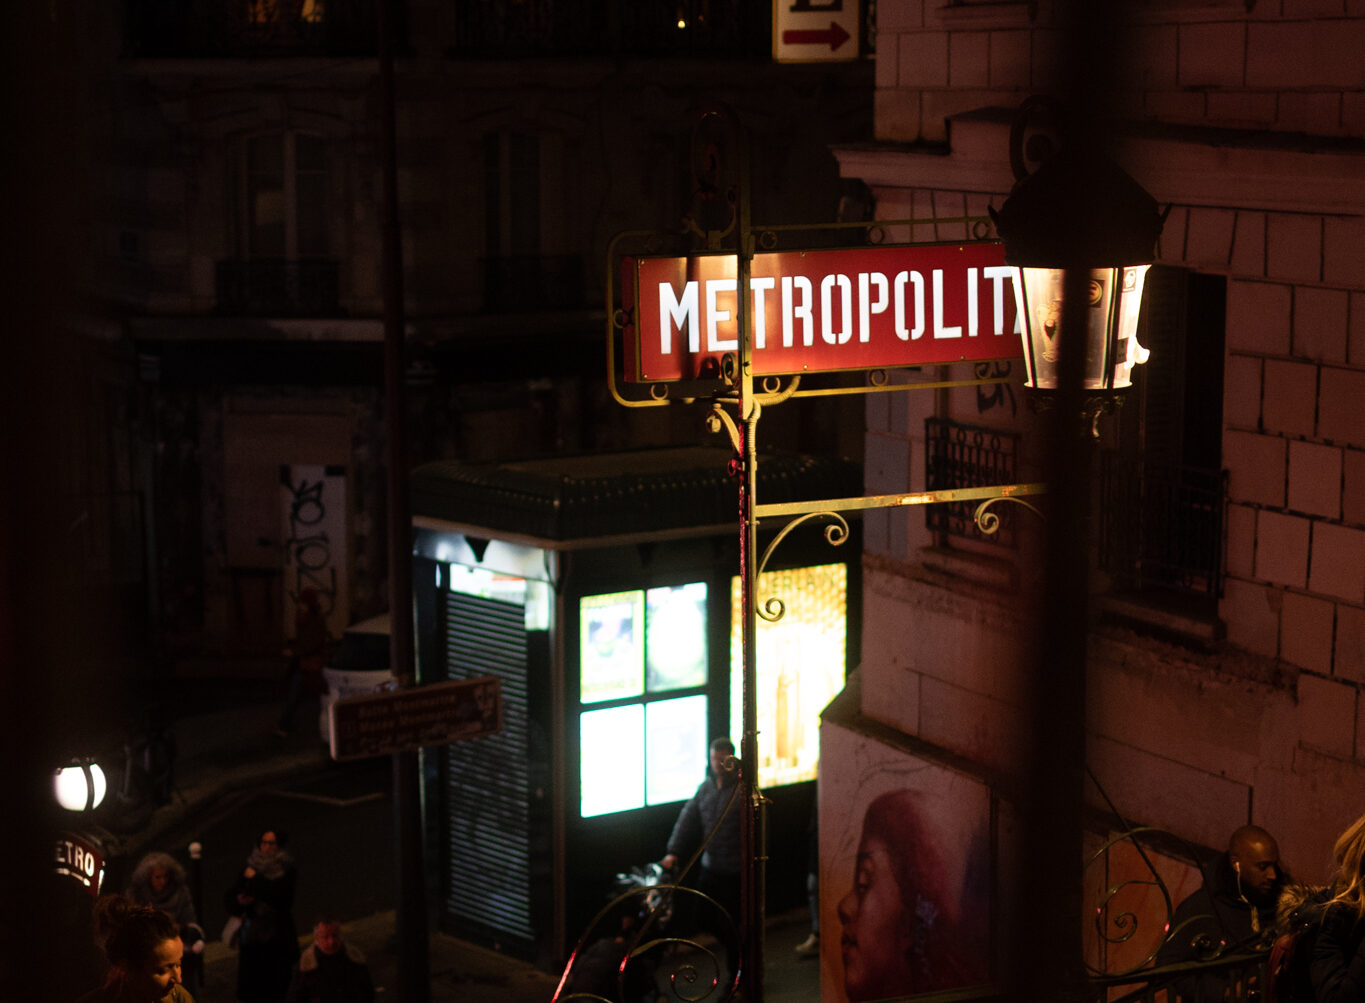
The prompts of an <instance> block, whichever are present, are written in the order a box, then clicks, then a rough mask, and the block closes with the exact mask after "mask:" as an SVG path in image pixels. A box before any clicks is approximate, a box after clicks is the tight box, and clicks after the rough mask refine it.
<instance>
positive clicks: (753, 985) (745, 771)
mask: <svg viewBox="0 0 1365 1003" xmlns="http://www.w3.org/2000/svg"><path fill="white" fill-rule="evenodd" d="M725 121H726V126H727V127H728V128H729V129H730V130H731V131H730V134H729V137H728V138H729V139H730V141H731V142H733V144H734V147H735V150H734V152H735V161H736V165H737V167H738V175H737V179H736V186H737V187H736V192H735V214H736V216H737V217H738V219H739V226H738V237H737V244H738V253H737V259H738V260H737V262H736V277H737V288H738V289H739V291H740V292H739V295H738V296H737V297H736V299H735V312H736V320H737V322H738V324H739V372H738V373H737V374H736V380H735V382H736V390H737V392H738V398H739V414H740V418H741V421H740V423H739V424H740V428H742V429H743V430H744V431H743V442H742V447H743V456H742V460H743V467H744V469H743V471H742V475H741V476H742V477H743V478H744V484H743V488H742V489H741V492H740V502H741V504H740V536H739V538H740V550H741V554H740V562H741V573H740V601H741V608H742V609H743V611H744V624H743V634H742V639H743V644H742V648H743V653H744V667H743V671H744V675H743V680H744V681H743V686H742V689H741V701H742V703H743V723H744V735H743V738H742V741H741V744H740V781H741V783H742V784H743V785H744V790H743V795H744V817H743V818H742V819H741V825H740V840H741V857H742V862H743V869H742V871H741V875H740V902H741V906H740V918H739V921H740V930H741V931H742V945H741V946H742V950H741V952H740V965H741V983H740V987H741V988H740V992H741V995H742V996H743V998H744V999H746V1000H754V1001H761V1000H762V999H763V964H764V960H763V935H764V928H765V927H766V926H767V922H766V917H765V905H766V903H765V899H766V897H767V867H766V863H767V859H768V857H767V846H766V840H767V832H766V827H765V824H764V823H765V821H766V801H765V800H764V797H763V792H762V790H761V789H760V788H759V786H758V692H757V688H756V685H755V684H756V680H757V677H758V672H757V665H758V615H757V610H758V606H757V596H756V587H757V581H758V566H757V560H758V558H757V554H758V540H757V534H758V520H757V519H755V518H754V506H755V505H757V504H758V498H757V491H758V419H759V414H760V411H759V404H758V400H757V398H756V397H755V395H754V374H753V347H754V346H753V319H752V316H751V315H752V312H753V311H752V310H751V309H750V303H749V295H748V289H749V274H750V270H751V268H752V265H753V252H754V249H753V235H752V234H751V233H750V230H749V158H748V149H747V148H746V146H745V136H744V132H743V130H741V129H740V127H739V122H738V120H737V119H736V118H735V117H734V114H733V113H732V112H730V111H729V110H728V109H727V110H726V116H725Z"/></svg>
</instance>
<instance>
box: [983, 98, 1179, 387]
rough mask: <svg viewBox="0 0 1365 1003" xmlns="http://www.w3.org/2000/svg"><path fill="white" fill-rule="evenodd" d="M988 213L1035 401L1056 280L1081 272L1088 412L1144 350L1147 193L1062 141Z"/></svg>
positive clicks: (1049, 344)
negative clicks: (1008, 268)
mask: <svg viewBox="0 0 1365 1003" xmlns="http://www.w3.org/2000/svg"><path fill="white" fill-rule="evenodd" d="M1022 111H1023V110H1022V109H1021V112H1022ZM1015 139H1016V141H1017V139H1018V134H1017V132H1016V136H1015ZM1022 162H1023V161H1022V158H1015V163H1016V164H1020V163H1022ZM990 214H991V218H992V219H993V220H994V221H995V228H996V231H997V232H998V233H999V235H1000V239H1001V240H1002V241H1003V242H1004V244H1005V263H1006V264H1009V265H1014V266H1015V272H1016V276H1015V290H1016V292H1017V294H1018V297H1019V311H1020V316H1021V318H1022V323H1021V327H1022V337H1023V349H1024V363H1025V366H1026V368H1027V370H1028V382H1027V386H1028V387H1030V388H1032V389H1033V390H1034V391H1036V392H1037V394H1038V395H1039V396H1041V398H1042V399H1043V400H1044V401H1046V400H1047V398H1048V397H1049V395H1050V394H1052V393H1054V392H1055V391H1056V390H1057V385H1058V384H1057V380H1058V369H1057V362H1058V359H1059V350H1058V349H1059V343H1058V334H1059V333H1060V327H1061V317H1062V301H1063V297H1062V286H1063V281H1064V276H1065V273H1066V272H1067V271H1068V270H1072V271H1074V270H1081V271H1084V272H1086V273H1088V276H1089V278H1088V281H1087V283H1086V289H1087V291H1088V302H1089V306H1090V309H1089V311H1088V322H1087V324H1086V330H1085V365H1084V389H1085V396H1086V398H1087V402H1088V403H1087V411H1089V410H1091V409H1092V408H1094V409H1095V410H1098V409H1099V408H1100V407H1105V408H1108V407H1112V406H1113V404H1114V403H1115V402H1116V400H1117V399H1118V398H1119V396H1120V395H1121V394H1122V392H1123V391H1124V390H1125V389H1127V387H1129V386H1130V385H1131V383H1132V371H1133V366H1134V365H1137V364H1139V363H1143V362H1146V361H1147V357H1148V352H1147V350H1146V349H1145V348H1143V347H1142V346H1141V345H1139V344H1138V342H1137V324H1138V315H1139V312H1140V310H1141V308H1142V287H1143V282H1144V279H1145V278H1146V274H1147V269H1148V267H1149V266H1150V262H1151V261H1152V259H1153V258H1154V257H1155V256H1156V242H1157V238H1158V237H1160V236H1161V228H1162V225H1163V224H1164V223H1165V216H1164V214H1163V213H1161V212H1160V211H1159V210H1158V208H1157V203H1156V199H1154V198H1153V197H1152V196H1151V195H1149V194H1148V193H1147V191H1146V190H1145V189H1143V187H1142V186H1141V185H1139V184H1138V183H1137V182H1136V181H1134V180H1133V178H1132V177H1130V176H1129V175H1128V174H1127V173H1126V172H1125V171H1124V170H1123V169H1122V168H1120V167H1119V166H1118V165H1117V164H1115V163H1113V162H1112V161H1110V160H1108V159H1107V158H1106V157H1104V156H1102V155H1100V154H1097V153H1092V152H1087V151H1083V150H1077V149H1075V148H1074V146H1070V145H1065V146H1063V147H1062V149H1061V150H1060V151H1059V152H1057V153H1055V154H1053V155H1052V156H1050V157H1048V158H1047V159H1045V160H1043V161H1042V163H1041V165H1040V166H1039V167H1038V168H1037V169H1036V170H1035V171H1033V172H1032V173H1024V174H1022V176H1020V177H1019V178H1018V180H1017V181H1016V183H1015V185H1014V188H1013V190H1011V192H1010V195H1009V198H1007V199H1006V200H1005V204H1004V205H1003V206H1002V207H1001V208H1000V210H999V211H998V212H997V211H996V210H995V209H994V208H992V209H991V210H990Z"/></svg>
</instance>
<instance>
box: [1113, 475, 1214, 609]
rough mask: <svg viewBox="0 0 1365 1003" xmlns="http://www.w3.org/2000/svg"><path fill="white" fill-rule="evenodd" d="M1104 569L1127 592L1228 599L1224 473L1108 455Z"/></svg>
mask: <svg viewBox="0 0 1365 1003" xmlns="http://www.w3.org/2000/svg"><path fill="white" fill-rule="evenodd" d="M1100 470H1101V477H1100V497H1101V503H1100V566H1101V568H1102V569H1103V570H1104V571H1105V572H1107V573H1108V574H1109V575H1110V576H1111V578H1112V579H1113V581H1114V584H1115V585H1116V586H1117V587H1118V588H1120V589H1124V590H1134V591H1141V590H1144V589H1151V588H1161V589H1167V590H1175V591H1179V592H1188V593H1194V594H1199V595H1206V596H1211V597H1217V596H1221V595H1222V593H1223V533H1224V519H1225V513H1226V510H1227V474H1226V473H1225V472H1224V471H1221V470H1208V469H1202V468H1197V467H1184V466H1176V465H1172V464H1167V465H1158V464H1154V463H1150V462H1144V461H1143V460H1142V459H1141V458H1140V457H1139V458H1136V459H1135V458H1134V457H1132V456H1126V455H1123V454H1119V453H1106V454H1104V456H1103V459H1102V462H1101V465H1100Z"/></svg>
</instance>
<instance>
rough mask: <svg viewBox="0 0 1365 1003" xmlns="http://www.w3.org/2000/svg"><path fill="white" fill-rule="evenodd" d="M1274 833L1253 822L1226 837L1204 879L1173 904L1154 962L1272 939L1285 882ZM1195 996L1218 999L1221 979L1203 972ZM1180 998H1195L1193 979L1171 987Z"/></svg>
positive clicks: (1251, 945) (1217, 953) (1249, 946)
mask: <svg viewBox="0 0 1365 1003" xmlns="http://www.w3.org/2000/svg"><path fill="white" fill-rule="evenodd" d="M1288 880H1289V879H1288V875H1287V874H1286V873H1285V870H1284V866H1283V865H1282V864H1281V863H1280V848H1279V845H1278V844H1277V843H1276V842H1275V837H1274V836H1272V835H1270V833H1268V832H1267V831H1266V830H1265V829H1262V828H1261V827H1260V826H1258V825H1244V826H1242V827H1241V828H1239V829H1237V830H1236V831H1235V832H1233V834H1232V836H1231V837H1230V838H1229V839H1228V848H1227V850H1226V851H1225V852H1224V853H1221V854H1219V855H1218V857H1217V858H1216V859H1215V860H1214V862H1213V864H1212V866H1211V867H1210V868H1209V869H1208V870H1207V871H1206V872H1205V874H1204V883H1203V885H1202V886H1201V887H1200V888H1199V890H1198V891H1196V892H1195V893H1194V894H1192V895H1190V896H1189V897H1188V898H1187V899H1185V900H1184V901H1183V902H1181V903H1180V905H1179V906H1177V907H1176V910H1175V915H1174V916H1173V917H1172V918H1171V927H1170V933H1169V934H1168V936H1167V939H1166V942H1165V943H1164V944H1162V945H1161V949H1160V950H1159V951H1158V952H1157V956H1156V963H1157V964H1158V965H1171V964H1176V963H1177V962H1182V961H1196V960H1207V959H1210V958H1213V957H1218V956H1221V955H1224V954H1229V953H1233V952H1236V951H1242V950H1255V949H1258V948H1262V947H1266V946H1268V945H1269V944H1270V941H1271V940H1272V939H1274V933H1275V904H1276V902H1277V901H1278V900H1279V897H1280V891H1281V889H1282V888H1283V887H1284V885H1285V884H1286V882H1287V881H1288ZM1199 981H1200V982H1201V985H1202V989H1201V991H1200V994H1199V996H1198V997H1197V998H1201V999H1218V998H1220V997H1221V993H1222V989H1221V988H1217V989H1216V991H1213V992H1211V989H1213V987H1214V986H1215V985H1216V986H1218V987H1221V985H1222V980H1221V979H1220V978H1219V977H1216V976H1203V977H1201V978H1200V980H1199ZM1175 989H1176V992H1177V993H1178V994H1179V996H1180V997H1182V998H1186V999H1193V998H1196V994H1195V991H1194V986H1193V984H1192V980H1189V979H1185V980H1182V981H1181V982H1180V983H1179V984H1177V985H1176V986H1175Z"/></svg>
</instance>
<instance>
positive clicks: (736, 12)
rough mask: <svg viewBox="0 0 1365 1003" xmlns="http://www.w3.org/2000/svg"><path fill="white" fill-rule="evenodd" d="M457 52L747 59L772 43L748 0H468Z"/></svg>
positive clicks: (760, 11) (762, 12) (766, 17)
mask: <svg viewBox="0 0 1365 1003" xmlns="http://www.w3.org/2000/svg"><path fill="white" fill-rule="evenodd" d="M455 10H456V23H455V35H456V41H455V43H454V44H453V45H451V46H450V48H449V50H448V55H450V56H452V57H455V58H461V59H517V58H530V57H538V56H609V55H610V56H616V55H621V56H656V57H658V56H662V57H679V56H692V57H705V58H710V59H716V58H739V59H752V58H762V57H764V56H766V55H767V54H768V52H769V50H770V48H771V46H772V37H771V16H772V15H771V11H770V5H768V4H763V3H754V2H753V0H607V2H603V0H522V2H520V3H507V2H506V0H467V2H465V3H461V4H458V5H457V6H456V8H455Z"/></svg>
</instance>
